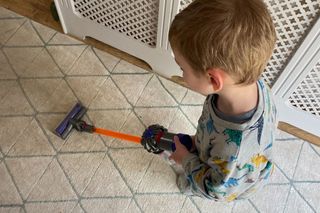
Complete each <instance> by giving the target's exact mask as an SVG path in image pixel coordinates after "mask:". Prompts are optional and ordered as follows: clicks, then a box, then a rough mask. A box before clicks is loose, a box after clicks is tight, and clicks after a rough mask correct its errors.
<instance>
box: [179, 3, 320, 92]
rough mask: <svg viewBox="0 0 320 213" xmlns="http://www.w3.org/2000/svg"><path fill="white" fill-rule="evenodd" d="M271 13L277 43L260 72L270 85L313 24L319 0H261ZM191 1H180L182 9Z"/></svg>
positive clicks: (319, 5) (319, 11)
mask: <svg viewBox="0 0 320 213" xmlns="http://www.w3.org/2000/svg"><path fill="white" fill-rule="evenodd" d="M264 1H265V3H266V4H267V6H268V9H269V11H270V13H271V15H272V18H273V21H274V24H275V28H276V31H277V43H276V47H275V49H274V52H273V55H272V57H271V59H270V61H269V62H268V65H267V67H266V70H265V71H264V73H263V74H262V77H263V78H264V80H265V81H266V82H267V83H268V84H269V86H270V87H272V85H273V84H274V82H275V81H276V80H277V77H278V76H279V75H280V74H281V72H282V70H283V68H284V66H285V65H286V64H287V61H288V60H289V59H290V56H291V54H293V52H294V50H295V49H296V48H297V46H298V44H299V43H301V40H303V38H304V36H305V34H306V33H307V32H308V30H309V29H310V27H311V26H312V23H313V22H314V20H316V18H317V17H318V16H319V13H320V0H264ZM191 2H192V0H182V1H180V9H179V11H181V10H182V9H184V8H185V7H187V6H188V4H190V3H191Z"/></svg>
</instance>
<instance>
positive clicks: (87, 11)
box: [55, 0, 320, 136]
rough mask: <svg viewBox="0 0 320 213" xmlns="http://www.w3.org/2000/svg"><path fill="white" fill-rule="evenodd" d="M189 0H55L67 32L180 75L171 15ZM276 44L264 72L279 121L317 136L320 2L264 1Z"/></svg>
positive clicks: (167, 74)
mask: <svg viewBox="0 0 320 213" xmlns="http://www.w3.org/2000/svg"><path fill="white" fill-rule="evenodd" d="M191 2H192V0H55V4H56V7H57V10H58V14H59V17H60V21H61V24H62V27H63V30H64V32H65V33H68V34H71V35H73V36H76V37H79V38H82V39H84V38H85V37H92V38H94V39H97V40H99V41H102V42H104V43H106V44H109V45H111V46H113V47H115V48H117V49H120V50H122V51H124V52H127V53H129V54H131V55H133V56H136V57H138V58H140V59H142V60H144V61H145V62H147V63H148V64H149V65H150V66H151V67H152V69H153V70H154V71H155V72H157V73H159V74H161V75H163V76H165V77H168V78H170V77H172V76H174V75H177V76H179V75H180V73H181V72H180V71H179V67H178V66H177V65H176V63H175V61H174V59H173V57H172V52H171V49H170V46H169V42H168V31H169V27H170V23H171V21H172V20H173V18H174V16H175V15H176V14H177V13H179V11H181V10H182V9H183V8H185V7H186V6H187V5H188V4H189V3H191ZM265 2H266V4H267V5H268V9H269V11H270V12H271V14H272V17H273V20H274V23H275V27H276V30H277V37H278V40H277V45H276V48H275V50H274V53H273V55H272V57H271V59H270V61H269V63H268V65H267V68H266V70H265V72H264V73H263V78H264V80H265V81H266V82H267V83H268V84H269V86H270V87H271V88H272V91H273V93H274V95H275V96H276V101H277V105H278V109H279V115H280V117H279V119H280V121H283V122H286V123H289V124H291V125H293V126H296V127H298V128H300V129H303V130H305V131H307V132H310V133H312V134H314V135H316V136H320V19H319V14H320V0H265Z"/></svg>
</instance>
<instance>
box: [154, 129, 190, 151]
mask: <svg viewBox="0 0 320 213" xmlns="http://www.w3.org/2000/svg"><path fill="white" fill-rule="evenodd" d="M174 136H178V137H179V140H180V142H181V143H182V144H183V145H184V146H185V147H186V148H187V150H189V151H190V150H191V148H192V138H191V136H190V135H186V134H181V133H179V134H175V133H170V132H166V133H164V134H163V136H162V137H161V138H160V140H159V142H158V146H159V148H160V149H162V150H168V151H172V152H174V151H176V145H175V143H174Z"/></svg>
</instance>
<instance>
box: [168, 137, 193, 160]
mask: <svg viewBox="0 0 320 213" xmlns="http://www.w3.org/2000/svg"><path fill="white" fill-rule="evenodd" d="M174 143H175V145H176V151H174V152H173V153H172V155H171V156H170V157H169V159H170V160H171V159H172V160H174V161H175V162H176V163H177V164H181V163H182V160H183V159H184V158H185V157H186V156H187V155H188V154H189V153H190V152H189V151H188V150H187V148H186V147H185V146H184V145H183V144H181V142H180V140H179V138H178V136H174Z"/></svg>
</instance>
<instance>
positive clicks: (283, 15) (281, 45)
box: [263, 0, 320, 86]
mask: <svg viewBox="0 0 320 213" xmlns="http://www.w3.org/2000/svg"><path fill="white" fill-rule="evenodd" d="M265 3H266V4H267V6H268V9H269V11H270V12H271V15H272V18H273V21H274V24H275V28H276V31H277V43H276V47H275V50H274V52H273V55H272V57H271V59H270V61H269V63H268V65H267V68H266V70H265V72H264V73H263V78H264V80H265V81H266V82H267V83H268V84H269V85H270V86H272V85H273V84H274V82H275V81H276V79H277V77H278V76H279V75H280V74H281V72H282V70H283V68H284V66H285V65H286V64H287V61H288V59H290V57H291V55H292V54H293V52H294V50H295V49H296V48H297V47H298V44H300V43H301V41H302V40H303V38H304V36H305V35H306V33H307V32H308V30H309V29H310V27H311V26H312V24H313V22H314V21H315V20H316V18H317V17H318V16H319V12H320V6H319V3H320V2H319V0H293V1H292V0H265Z"/></svg>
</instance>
